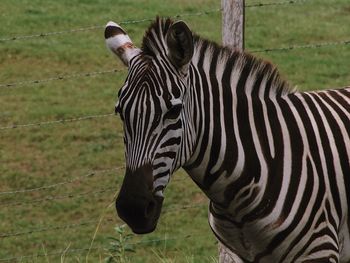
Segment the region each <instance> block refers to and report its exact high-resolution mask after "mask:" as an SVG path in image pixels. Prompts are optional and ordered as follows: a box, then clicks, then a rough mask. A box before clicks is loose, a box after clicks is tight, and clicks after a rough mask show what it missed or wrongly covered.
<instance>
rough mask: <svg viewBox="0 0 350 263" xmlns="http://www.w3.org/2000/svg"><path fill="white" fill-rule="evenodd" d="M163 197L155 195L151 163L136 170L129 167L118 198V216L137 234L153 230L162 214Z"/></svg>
mask: <svg viewBox="0 0 350 263" xmlns="http://www.w3.org/2000/svg"><path fill="white" fill-rule="evenodd" d="M162 204H163V197H160V196H155V195H153V176H152V168H151V166H150V165H145V166H143V167H141V168H139V169H137V170H136V171H130V170H129V169H127V171H126V174H125V177H124V181H123V184H122V187H121V189H120V192H119V195H118V197H117V200H116V209H117V213H118V216H119V217H120V218H121V219H122V220H123V221H124V222H125V223H127V224H128V225H129V227H130V228H131V229H132V231H133V232H134V233H136V234H146V233H150V232H152V231H153V230H154V229H155V228H156V226H157V222H158V219H159V216H160V212H161V208H162Z"/></svg>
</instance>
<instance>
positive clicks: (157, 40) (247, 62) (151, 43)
mask: <svg viewBox="0 0 350 263" xmlns="http://www.w3.org/2000/svg"><path fill="white" fill-rule="evenodd" d="M173 23H174V21H172V20H171V19H170V18H168V19H162V18H159V17H157V18H156V20H155V21H154V22H153V23H152V24H151V26H150V27H149V28H148V30H147V31H146V33H145V36H144V37H143V41H142V48H141V49H142V53H143V55H144V56H145V57H153V58H155V57H157V55H158V54H162V53H164V52H166V44H165V36H166V33H167V32H168V30H169V27H170V26H171V25H172V24H173ZM193 38H194V49H195V50H196V49H199V48H202V47H205V48H206V52H211V53H213V54H214V53H215V54H217V56H218V59H221V60H222V61H223V63H228V61H229V60H234V61H238V60H240V61H242V62H243V63H241V65H240V66H241V67H243V70H242V73H245V74H246V75H247V77H248V75H249V74H251V75H254V76H255V77H256V78H263V77H265V78H266V75H267V78H266V81H267V83H269V84H270V85H269V87H271V88H272V90H274V91H275V92H276V94H289V93H293V92H294V91H295V88H293V87H291V86H290V85H289V83H288V82H287V81H286V80H284V79H283V78H282V76H281V74H280V73H279V71H278V69H277V68H276V66H274V65H273V64H272V63H270V62H268V61H266V60H263V59H261V58H258V57H255V56H253V55H251V54H249V53H247V52H239V51H237V50H234V49H232V48H230V47H223V46H220V45H218V44H217V43H215V42H213V41H210V40H206V39H203V38H201V37H200V36H198V35H196V34H195V33H194V34H193ZM195 53H196V52H195ZM198 53H199V52H198ZM255 88H259V87H255Z"/></svg>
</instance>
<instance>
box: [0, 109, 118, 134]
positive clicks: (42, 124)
mask: <svg viewBox="0 0 350 263" xmlns="http://www.w3.org/2000/svg"><path fill="white" fill-rule="evenodd" d="M111 116H115V113H107V114H97V115H88V116H81V117H76V118H70V119H60V120H53V121H43V122H34V123H26V124H13V125H9V126H0V131H4V130H10V129H17V128H29V127H41V126H46V125H54V124H66V123H71V122H79V121H85V120H92V119H97V118H106V117H111Z"/></svg>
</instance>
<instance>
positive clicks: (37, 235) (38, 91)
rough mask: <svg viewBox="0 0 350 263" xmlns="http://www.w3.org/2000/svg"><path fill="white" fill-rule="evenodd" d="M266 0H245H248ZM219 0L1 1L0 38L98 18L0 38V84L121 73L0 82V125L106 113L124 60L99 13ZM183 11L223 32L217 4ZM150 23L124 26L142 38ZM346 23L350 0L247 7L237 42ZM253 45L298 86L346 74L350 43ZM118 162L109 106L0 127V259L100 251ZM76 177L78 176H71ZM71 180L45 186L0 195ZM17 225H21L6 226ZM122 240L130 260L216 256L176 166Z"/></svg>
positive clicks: (346, 32) (125, 13)
mask: <svg viewBox="0 0 350 263" xmlns="http://www.w3.org/2000/svg"><path fill="white" fill-rule="evenodd" d="M271 2H274V1H272V0H271V1H270V0H269V1H268V0H261V1H258V0H246V4H247V5H249V4H255V3H271ZM275 2H276V1H275ZM219 8H220V1H218V0H215V1H214V0H194V1H184V0H173V1H168V0H167V1H161V0H147V1H146V0H140V1H130V0H113V1H112V0H94V1H93V0H60V1H53V0H46V1H44V0H30V1H29V0H1V2H0V39H6V38H11V37H14V36H23V35H32V34H38V33H39V34H40V33H46V32H57V31H65V30H70V29H77V28H84V27H88V26H99V27H97V28H96V29H94V30H85V31H78V32H74V33H73V32H72V33H64V34H57V35H52V36H47V37H36V38H28V39H18V40H13V41H0V84H7V83H13V82H21V81H27V80H36V79H46V78H51V77H57V76H60V75H62V76H63V75H67V74H79V73H85V72H94V71H104V70H111V69H118V70H121V72H117V73H113V74H111V73H106V74H99V75H96V76H94V77H80V78H71V79H66V80H57V81H49V82H43V83H39V84H32V85H19V86H16V87H9V88H6V87H0V127H6V126H11V125H15V124H25V123H36V122H42V121H51V120H60V119H67V118H68V119H69V118H75V117H79V116H87V115H98V114H108V113H112V112H113V110H114V103H115V101H116V94H117V91H118V89H119V87H121V85H122V83H123V80H124V79H125V76H126V69H124V68H123V66H122V64H121V63H120V62H119V61H117V60H116V59H114V57H113V56H112V55H111V54H110V53H109V52H108V51H107V49H106V47H105V43H104V38H103V25H104V24H105V23H106V22H107V21H109V20H114V21H116V22H121V21H130V20H139V19H143V18H154V17H155V16H156V15H160V16H175V15H178V14H195V13H197V12H204V11H212V10H218V9H219ZM181 19H183V20H184V21H186V23H188V25H189V26H190V27H191V28H192V29H193V31H195V32H196V33H198V34H199V35H201V36H203V37H205V38H208V39H211V40H214V41H217V42H220V41H221V14H220V12H219V11H217V12H210V13H209V14H206V15H188V16H184V17H182V18H181ZM149 24H150V22H148V21H145V22H139V23H129V24H125V25H124V26H123V27H124V28H125V29H126V31H127V32H128V33H129V35H130V36H131V37H132V39H133V40H134V42H135V43H136V44H138V45H139V44H140V42H141V40H142V36H143V33H144V31H145V29H146V28H147V27H148V25H149ZM349 25H350V3H349V1H348V0H331V1H325V0H322V1H321V0H308V1H302V2H298V3H296V4H288V5H287V4H286V5H272V6H266V7H251V8H247V9H246V33H245V35H246V42H245V43H246V48H247V50H248V51H249V50H257V49H266V48H275V47H288V46H292V45H300V44H317V43H323V42H337V41H344V40H350V26H349ZM256 55H258V56H261V57H263V58H265V59H268V60H270V61H272V62H273V63H274V64H276V65H277V66H278V67H279V68H280V70H281V72H282V74H283V75H284V76H285V78H286V79H288V80H289V81H290V83H292V84H293V85H297V86H298V88H299V89H301V90H310V89H323V88H329V87H341V86H346V85H350V45H331V46H325V47H322V48H314V49H295V50H291V51H278V52H261V53H256ZM123 164H124V149H123V141H122V129H121V123H120V120H119V119H118V118H116V117H114V116H109V117H103V118H96V119H91V120H85V121H80V122H71V123H59V124H56V125H45V126H35V127H27V128H17V129H6V130H0V262H1V261H2V259H6V258H11V257H21V256H26V255H28V256H30V257H24V258H22V259H19V258H18V259H17V260H10V261H11V262H16V261H19V262H82V261H87V262H100V261H101V262H102V261H103V259H104V258H105V257H106V251H105V250H104V248H106V247H108V244H109V240H108V238H107V237H108V236H115V235H116V233H115V231H114V227H115V226H116V225H121V224H122V222H121V221H120V220H119V219H118V218H117V217H116V213H115V209H114V204H113V198H114V196H115V194H116V192H117V191H118V189H119V185H120V183H121V181H122V176H123V169H119V170H116V169H113V168H115V167H122V166H123ZM105 169H107V171H104V172H103V171H102V172H101V171H100V172H95V173H94V175H91V176H85V175H89V174H90V173H91V172H92V171H99V170H105ZM81 176H85V177H84V179H80V180H72V179H74V178H77V177H81ZM70 180H72V182H71V183H66V184H62V185H59V186H57V187H52V188H48V189H42V190H38V191H31V192H26V193H16V194H1V192H6V191H13V190H16V189H27V188H35V187H40V186H45V185H51V184H56V183H59V182H68V181H70ZM191 206H193V207H191ZM185 208H186V209H185ZM100 218H103V220H102V221H101V224H98V221H99V220H100ZM84 223H86V224H84ZM15 233H22V234H20V235H12V234H15ZM23 233H26V234H23ZM127 233H129V230H127ZM8 234H10V235H9V236H8ZM154 240H156V241H154ZM92 241H93V242H92ZM130 242H132V243H137V244H136V245H135V249H136V251H135V252H134V253H130V254H127V256H128V259H129V260H130V262H140V263H141V262H213V258H216V255H217V246H216V241H215V238H214V236H213V235H212V234H211V231H210V229H209V226H208V223H207V200H206V198H205V196H204V195H203V194H201V192H200V191H199V190H198V189H197V187H196V186H195V185H194V184H193V183H192V182H191V181H190V180H189V179H188V178H187V175H186V174H185V173H184V172H183V171H181V170H180V171H179V172H178V173H176V174H175V175H174V179H173V181H172V182H171V184H170V185H169V187H168V189H167V191H166V199H165V204H164V212H163V215H162V217H161V218H160V222H159V225H158V228H157V230H156V231H155V232H154V233H152V234H150V235H146V236H133V237H132V238H131V240H130ZM138 242H140V243H138ZM90 246H92V247H94V249H92V250H91V251H90V253H88V252H87V251H88V250H86V249H85V248H89V247H90ZM79 249H82V250H79ZM60 251H66V253H63V252H62V253H60ZM38 254H39V256H36V255H38ZM45 254H47V255H46V256H45ZM50 254H55V255H50ZM87 254H89V255H88V257H87ZM40 255H44V256H40ZM63 257H64V258H63ZM62 258H63V259H62Z"/></svg>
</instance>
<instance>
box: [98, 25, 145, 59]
mask: <svg viewBox="0 0 350 263" xmlns="http://www.w3.org/2000/svg"><path fill="white" fill-rule="evenodd" d="M105 39H106V44H107V47H108V48H109V49H110V50H111V51H112V52H113V53H114V54H115V55H117V56H118V57H119V58H120V59H121V60H122V61H123V63H124V64H125V65H126V66H129V62H130V60H131V59H132V58H133V57H135V56H136V55H138V54H139V53H140V52H141V50H140V49H138V48H136V47H135V46H134V44H133V43H132V41H131V39H130V38H129V36H128V35H127V34H126V33H125V31H124V30H123V29H122V28H121V27H120V26H119V25H118V24H117V23H114V22H108V24H107V25H106V28H105Z"/></svg>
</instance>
